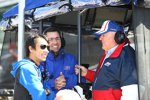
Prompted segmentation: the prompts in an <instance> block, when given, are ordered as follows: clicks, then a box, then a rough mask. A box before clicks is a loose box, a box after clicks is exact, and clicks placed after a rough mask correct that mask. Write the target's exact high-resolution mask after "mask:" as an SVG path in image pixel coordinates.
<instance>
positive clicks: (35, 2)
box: [3, 0, 59, 18]
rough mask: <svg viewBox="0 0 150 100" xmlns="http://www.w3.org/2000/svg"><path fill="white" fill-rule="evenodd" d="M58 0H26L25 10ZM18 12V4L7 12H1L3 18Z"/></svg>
mask: <svg viewBox="0 0 150 100" xmlns="http://www.w3.org/2000/svg"><path fill="white" fill-rule="evenodd" d="M56 1H59V0H26V2H25V11H27V10H30V9H34V8H38V7H41V6H43V5H46V4H48V3H50V2H56ZM16 14H18V4H17V5H16V6H14V7H12V8H11V9H10V10H8V11H7V12H5V13H4V14H3V18H7V17H11V16H14V15H16Z"/></svg>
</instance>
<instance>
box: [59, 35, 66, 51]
mask: <svg viewBox="0 0 150 100" xmlns="http://www.w3.org/2000/svg"><path fill="white" fill-rule="evenodd" d="M60 38H61V48H64V47H65V45H66V41H65V38H64V36H63V32H60Z"/></svg>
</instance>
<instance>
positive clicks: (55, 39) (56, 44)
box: [46, 32, 61, 53]
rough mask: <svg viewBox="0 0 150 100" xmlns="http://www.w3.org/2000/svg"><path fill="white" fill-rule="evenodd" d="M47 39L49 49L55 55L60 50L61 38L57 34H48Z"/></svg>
mask: <svg viewBox="0 0 150 100" xmlns="http://www.w3.org/2000/svg"><path fill="white" fill-rule="evenodd" d="M46 36H47V38H48V41H49V47H50V48H49V49H50V50H51V51H53V52H55V53H57V52H58V51H59V49H60V48H61V38H60V36H59V33H58V32H48V33H47V35H46Z"/></svg>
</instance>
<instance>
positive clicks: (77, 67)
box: [75, 65, 87, 76]
mask: <svg viewBox="0 0 150 100" xmlns="http://www.w3.org/2000/svg"><path fill="white" fill-rule="evenodd" d="M80 69H81V76H86V74H87V69H86V68H85V67H84V66H81V65H76V66H75V72H76V74H79V72H80Z"/></svg>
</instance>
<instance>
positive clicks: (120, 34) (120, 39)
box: [114, 31, 126, 44]
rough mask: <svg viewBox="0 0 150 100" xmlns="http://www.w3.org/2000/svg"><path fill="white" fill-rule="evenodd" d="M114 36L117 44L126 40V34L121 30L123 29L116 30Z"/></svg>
mask: <svg viewBox="0 0 150 100" xmlns="http://www.w3.org/2000/svg"><path fill="white" fill-rule="evenodd" d="M114 38H115V41H116V43H117V44H121V43H123V42H125V41H126V36H125V34H124V33H123V32H121V31H118V32H116V34H115V37H114Z"/></svg>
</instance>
